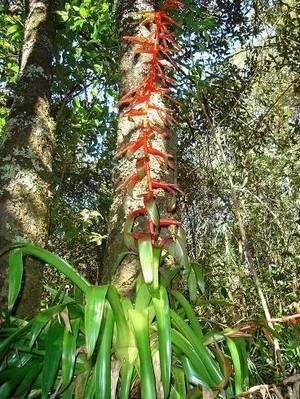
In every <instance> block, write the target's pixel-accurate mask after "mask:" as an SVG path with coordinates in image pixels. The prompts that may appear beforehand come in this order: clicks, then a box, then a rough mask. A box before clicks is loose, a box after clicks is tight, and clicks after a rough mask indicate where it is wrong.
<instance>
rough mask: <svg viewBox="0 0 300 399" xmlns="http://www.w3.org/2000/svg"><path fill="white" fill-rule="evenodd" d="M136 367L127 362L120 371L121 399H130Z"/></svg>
mask: <svg viewBox="0 0 300 399" xmlns="http://www.w3.org/2000/svg"><path fill="white" fill-rule="evenodd" d="M133 367H134V365H133V364H132V363H129V362H126V363H124V364H123V365H122V367H121V370H120V376H121V381H120V399H128V398H129V392H130V385H131V379H132V372H133Z"/></svg>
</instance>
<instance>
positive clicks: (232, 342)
mask: <svg viewBox="0 0 300 399" xmlns="http://www.w3.org/2000/svg"><path fill="white" fill-rule="evenodd" d="M226 342H227V346H228V348H229V351H230V355H231V359H232V363H233V369H234V385H235V394H236V395H239V394H240V393H241V392H243V388H244V385H245V384H247V382H248V364H247V352H246V348H245V341H244V339H243V338H229V337H226Z"/></svg>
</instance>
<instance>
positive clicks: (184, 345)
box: [171, 329, 215, 387]
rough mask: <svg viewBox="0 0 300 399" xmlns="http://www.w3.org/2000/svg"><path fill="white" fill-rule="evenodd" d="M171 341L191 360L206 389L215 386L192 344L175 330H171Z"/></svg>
mask: <svg viewBox="0 0 300 399" xmlns="http://www.w3.org/2000/svg"><path fill="white" fill-rule="evenodd" d="M171 339H172V342H173V344H174V345H175V346H176V347H177V348H178V350H179V351H180V352H182V353H184V355H185V356H186V357H187V358H188V359H189V360H190V362H191V363H192V365H193V367H194V368H195V371H196V373H197V375H198V376H199V380H201V381H203V384H206V387H212V386H214V385H215V384H214V381H213V380H212V378H211V376H210V374H209V373H208V371H207V369H206V367H205V365H204V364H203V361H202V359H200V357H199V356H198V354H197V353H196V351H195V349H194V347H193V346H192V345H191V344H190V342H189V341H188V340H187V339H186V338H185V337H184V336H183V335H181V334H180V333H179V332H178V331H176V330H174V329H172V330H171Z"/></svg>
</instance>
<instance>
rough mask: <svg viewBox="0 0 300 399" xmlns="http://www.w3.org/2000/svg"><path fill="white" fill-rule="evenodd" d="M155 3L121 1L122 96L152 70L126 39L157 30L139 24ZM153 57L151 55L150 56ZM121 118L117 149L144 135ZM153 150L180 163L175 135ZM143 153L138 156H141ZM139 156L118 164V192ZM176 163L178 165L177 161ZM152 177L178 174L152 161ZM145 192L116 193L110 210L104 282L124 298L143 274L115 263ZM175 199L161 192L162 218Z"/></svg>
mask: <svg viewBox="0 0 300 399" xmlns="http://www.w3.org/2000/svg"><path fill="white" fill-rule="evenodd" d="M154 9H155V1H154V0H122V1H121V0H120V1H118V3H117V12H116V23H117V29H118V34H119V37H120V42H121V61H120V83H119V90H120V96H121V97H122V96H123V95H124V94H126V93H127V92H128V91H129V90H132V89H133V88H135V87H137V85H138V84H139V83H140V82H141V81H142V79H143V77H144V76H145V74H146V73H147V71H148V66H147V61H148V60H149V54H136V53H135V52H134V50H135V47H136V46H135V45H134V44H132V43H129V42H128V41H124V40H123V39H122V37H123V36H125V35H126V36H133V35H135V36H141V37H145V36H147V35H149V33H150V32H152V31H153V29H154V28H155V27H154V26H153V24H152V26H151V25H150V26H149V25H147V26H143V25H142V26H141V25H139V24H140V22H141V21H142V19H143V15H142V13H141V11H145V10H150V11H151V10H154ZM150 56H151V55H150ZM155 101H156V102H157V103H158V104H160V105H162V102H163V100H162V98H161V96H157V98H156V99H155ZM120 111H121V113H120V116H119V125H118V138H117V148H118V149H119V148H121V147H122V146H124V144H126V143H128V142H129V141H132V140H134V139H136V137H137V136H138V135H139V133H140V126H139V123H138V122H139V121H138V122H136V119H137V118H135V119H134V121H133V120H130V119H128V117H124V116H122V108H121V109H120ZM151 117H152V118H153V120H152V122H153V123H154V124H158V125H161V120H159V116H158V115H151ZM152 145H153V147H155V148H156V149H158V150H160V151H164V152H168V153H170V154H172V155H173V156H174V161H176V159H175V156H176V139H175V137H174V136H173V137H172V136H171V137H170V138H169V139H168V140H165V139H164V138H162V137H158V138H157V137H156V138H154V139H153V141H152ZM138 156H139V154H138V155H137V157H138ZM137 157H134V159H131V160H128V159H126V158H122V159H121V160H119V161H118V163H117V165H116V166H115V168H114V173H113V185H114V190H115V189H116V187H118V186H119V184H120V183H121V182H122V181H125V180H126V178H127V177H128V176H130V175H132V174H133V173H135V164H136V159H137ZM174 163H175V164H176V162H174ZM151 176H152V177H154V178H155V179H156V178H158V177H159V176H160V178H161V180H163V181H167V182H172V183H173V182H174V178H175V171H174V170H171V169H167V170H162V169H161V166H160V165H159V164H158V163H157V162H155V161H152V162H151ZM142 192H143V182H140V183H138V184H137V185H136V186H135V188H134V190H133V194H132V195H130V194H129V193H128V192H126V189H125V190H121V191H114V198H113V203H112V207H111V211H110V221H109V228H108V242H107V256H106V259H105V262H104V265H103V270H102V280H103V281H104V282H112V283H113V284H114V285H115V286H116V287H117V288H118V289H119V291H120V292H121V293H122V294H123V295H129V296H131V295H132V294H133V291H134V286H135V280H136V277H137V274H138V272H139V262H138V259H137V257H136V256H134V255H133V256H131V255H130V256H127V257H126V258H125V259H124V261H123V262H122V263H121V265H120V266H118V268H117V270H116V272H115V270H114V269H115V268H114V265H115V262H116V259H117V257H118V254H120V253H121V252H122V251H125V250H126V248H125V245H124V241H123V235H122V231H123V226H124V222H125V219H126V217H127V216H128V214H129V213H130V212H131V211H133V210H135V209H137V208H140V207H142V206H143V203H142V199H141V197H139V194H141V193H142ZM172 202H173V198H171V197H170V196H169V195H168V194H166V193H165V192H164V191H163V190H159V192H157V204H158V207H159V210H160V214H161V216H162V217H168V216H169V215H168V213H169V211H168V208H171V207H172Z"/></svg>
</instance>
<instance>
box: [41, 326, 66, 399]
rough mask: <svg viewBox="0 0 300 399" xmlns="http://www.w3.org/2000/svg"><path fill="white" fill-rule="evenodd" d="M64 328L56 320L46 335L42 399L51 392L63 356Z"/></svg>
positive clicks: (45, 398)
mask: <svg viewBox="0 0 300 399" xmlns="http://www.w3.org/2000/svg"><path fill="white" fill-rule="evenodd" d="M63 336H64V328H63V327H62V325H61V324H60V323H59V321H58V320H54V322H52V324H51V325H50V327H49V330H48V331H47V333H46V345H45V349H46V352H45V357H44V363H43V371H42V399H47V398H48V397H49V396H48V395H49V392H50V391H51V389H52V387H53V385H54V382H55V379H56V375H57V371H58V366H59V363H60V360H61V355H62V344H63Z"/></svg>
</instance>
